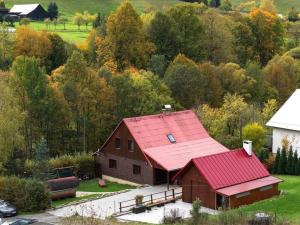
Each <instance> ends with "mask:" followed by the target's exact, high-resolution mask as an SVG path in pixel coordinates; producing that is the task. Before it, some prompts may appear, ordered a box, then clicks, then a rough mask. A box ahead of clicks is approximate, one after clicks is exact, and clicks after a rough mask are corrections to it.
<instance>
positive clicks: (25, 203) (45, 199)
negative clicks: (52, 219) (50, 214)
mask: <svg viewBox="0 0 300 225" xmlns="http://www.w3.org/2000/svg"><path fill="white" fill-rule="evenodd" d="M0 199H3V200H5V201H8V202H9V203H11V204H13V205H15V206H16V207H17V209H18V210H19V211H25V212H38V211H42V210H45V209H47V208H48V207H49V206H50V192H49V190H48V188H47V186H46V185H45V184H43V183H42V182H39V181H36V180H33V179H24V178H18V177H0Z"/></svg>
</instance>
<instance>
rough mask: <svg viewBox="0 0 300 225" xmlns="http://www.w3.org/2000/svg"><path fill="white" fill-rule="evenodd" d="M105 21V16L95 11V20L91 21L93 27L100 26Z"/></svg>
mask: <svg viewBox="0 0 300 225" xmlns="http://www.w3.org/2000/svg"><path fill="white" fill-rule="evenodd" d="M105 21H106V18H105V16H104V15H102V14H101V13H97V16H96V18H95V20H94V21H93V28H94V29H95V28H98V27H101V26H102V25H103V24H104V23H105Z"/></svg>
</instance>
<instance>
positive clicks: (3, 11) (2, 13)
mask: <svg viewBox="0 0 300 225" xmlns="http://www.w3.org/2000/svg"><path fill="white" fill-rule="evenodd" d="M8 12H9V9H7V8H2V7H0V18H3V16H5V15H7V14H8Z"/></svg>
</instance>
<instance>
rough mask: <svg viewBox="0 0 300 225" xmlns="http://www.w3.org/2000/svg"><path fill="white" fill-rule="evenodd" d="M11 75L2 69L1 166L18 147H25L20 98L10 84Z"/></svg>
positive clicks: (0, 81)
mask: <svg viewBox="0 0 300 225" xmlns="http://www.w3.org/2000/svg"><path fill="white" fill-rule="evenodd" d="M8 78H9V75H8V74H4V73H2V72H1V71H0V89H1V92H0V152H1V155H0V166H3V163H5V162H6V161H7V158H8V157H9V156H10V155H11V153H12V152H13V150H15V149H16V148H21V147H23V144H24V137H23V135H22V125H23V122H24V118H25V114H24V113H22V111H21V108H20V106H19V102H18V99H17V98H16V96H15V95H14V92H13V89H12V88H11V87H10V84H9V80H8Z"/></svg>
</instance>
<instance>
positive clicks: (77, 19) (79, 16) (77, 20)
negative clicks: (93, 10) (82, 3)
mask: <svg viewBox="0 0 300 225" xmlns="http://www.w3.org/2000/svg"><path fill="white" fill-rule="evenodd" d="M73 22H74V24H75V25H77V27H78V30H80V27H81V26H82V25H83V24H84V22H85V20H84V17H83V15H82V14H81V13H76V14H75V16H74V17H73Z"/></svg>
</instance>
